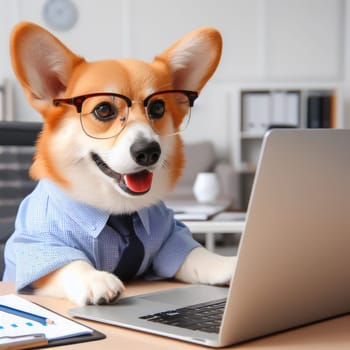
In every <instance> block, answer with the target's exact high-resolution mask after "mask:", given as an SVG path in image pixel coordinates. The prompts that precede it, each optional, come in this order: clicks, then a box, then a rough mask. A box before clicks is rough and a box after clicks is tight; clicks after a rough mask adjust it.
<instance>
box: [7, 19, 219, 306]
mask: <svg viewBox="0 0 350 350" xmlns="http://www.w3.org/2000/svg"><path fill="white" fill-rule="evenodd" d="M10 47H11V56H12V64H13V69H14V71H15V74H16V75H17V78H18V80H19V82H20V83H21V85H22V87H23V89H24V92H25V95H26V97H27V99H28V101H29V103H30V104H31V105H32V106H33V108H35V109H36V110H37V111H38V112H39V113H40V114H41V115H42V116H43V122H44V126H43V131H42V133H41V134H40V136H39V138H38V141H37V151H36V155H35V160H34V163H33V165H32V168H31V172H30V173H31V176H32V177H33V178H34V179H36V180H39V179H42V178H48V179H51V180H52V181H54V182H55V183H57V184H58V185H59V186H61V187H63V188H64V189H65V190H66V191H67V192H68V194H70V195H71V196H72V197H73V198H75V199H77V200H80V201H86V202H87V203H88V204H90V205H94V206H96V207H99V208H100V209H103V210H108V211H110V212H113V213H125V212H132V211H135V210H138V209H140V208H141V207H142V206H143V207H145V206H149V205H152V204H155V203H157V202H158V201H159V200H160V199H162V197H163V196H164V195H166V194H167V193H168V192H169V191H171V190H172V188H173V187H174V186H175V184H176V182H177V180H178V179H179V177H180V176H181V174H182V171H183V168H184V164H185V159H184V153H183V141H182V139H181V137H180V136H179V135H175V136H171V138H169V137H168V138H167V137H166V136H165V137H162V136H160V135H157V134H156V132H154V130H153V129H152V128H151V126H150V121H149V120H148V117H147V115H146V111H145V108H144V106H143V104H142V102H143V100H144V99H145V98H146V97H147V96H149V95H150V94H151V93H154V92H159V91H164V90H170V89H180V90H191V91H197V92H200V90H201V89H202V88H203V86H204V85H205V83H206V82H207V80H208V79H209V78H210V77H211V76H212V74H213V73H214V71H215V69H216V67H217V65H218V63H219V60H220V56H221V50H222V41H221V36H220V34H219V33H218V32H217V31H216V30H215V29H213V28H209V27H205V28H200V29H198V30H196V31H193V32H192V33H189V34H187V35H185V36H183V37H182V38H181V39H180V40H178V41H177V42H176V43H175V44H173V45H172V46H171V47H170V48H169V49H167V50H166V51H165V52H164V53H163V54H161V55H159V56H157V57H155V59H154V60H153V62H151V63H146V62H142V61H138V60H135V59H120V60H103V61H97V62H87V61H85V60H84V59H83V58H81V57H80V56H78V55H75V54H74V53H73V52H72V51H70V50H69V49H68V48H67V47H66V46H65V45H64V44H62V43H61V42H60V41H59V40H58V39H57V38H55V37H54V36H53V35H52V34H50V33H49V32H48V31H46V30H45V29H43V28H41V27H39V26H37V25H35V24H33V23H26V22H24V23H20V24H18V25H17V26H16V27H15V29H14V31H13V33H12V37H11V45H10ZM96 92H111V93H118V94H123V95H125V96H127V97H129V98H130V99H131V100H132V101H133V105H132V108H130V110H129V116H128V120H127V124H126V127H125V129H123V131H122V132H121V134H119V135H118V136H117V137H114V138H111V139H98V140H96V139H94V138H91V137H89V136H87V135H86V134H85V133H84V132H83V130H82V128H81V126H80V118H79V114H78V113H77V111H76V109H75V107H74V106H72V105H69V104H61V105H59V106H56V105H54V104H53V100H54V99H58V98H60V99H62V98H72V97H75V96H80V95H84V94H89V93H96ZM140 102H141V103H140ZM167 108H169V110H170V111H168V112H169V113H166V115H167V117H166V118H171V119H170V120H165V119H164V120H163V119H162V121H161V123H162V124H161V125H162V127H163V128H165V127H167V128H169V125H170V126H171V127H172V128H173V130H174V131H176V130H177V129H176V128H177V127H178V126H179V125H180V124H181V121H182V119H183V117H184V115H183V114H182V113H183V112H181V111H180V109H178V108H176V106H172V105H168V106H167ZM140 130H141V131H140ZM129 131H130V132H129ZM140 132H143V138H144V139H145V138H147V137H148V138H152V140H156V141H157V143H159V144H160V146H161V147H162V153H163V149H164V153H165V155H164V160H162V161H163V162H161V161H159V162H158V163H159V164H156V165H154V167H153V168H151V167H150V169H149V170H150V171H152V173H153V174H155V175H153V181H154V182H157V183H155V184H154V185H155V186H154V187H155V188H156V190H155V191H154V192H155V194H153V193H152V191H153V184H152V188H151V189H150V190H149V192H147V193H145V194H142V195H141V196H134V197H133V196H131V195H127V194H125V193H122V194H121V192H122V190H120V188H119V189H118V188H117V189H115V187H116V186H117V185H115V186H114V187H113V186H112V185H111V182H112V180H111V179H109V178H108V179H107V176H106V174H102V172H101V171H100V170H99V169H98V166H97V165H96V164H95V163H93V161H92V159H91V154H92V152H94V153H95V152H97V153H99V152H100V153H101V154H103V155H104V156H106V158H108V159H109V161H110V163H112V165H111V166H110V168H109V169H110V172H112V170H111V168H113V165H115V163H116V161H115V157H122V156H124V155H123V154H120V153H118V154H117V155H116V153H117V152H116V149H117V150H118V151H120V150H122V152H124V153H128V152H129V149H128V147H130V146H128V145H129V144H130V143H126V145H127V146H125V143H124V144H123V141H124V137H125V139H128V138H129V139H130V138H132V137H133V138H134V139H135V140H137V139H138V138H139V133H140ZM150 135H151V136H150ZM125 142H126V141H125ZM106 154H107V155H106ZM162 156H163V154H162ZM131 158H132V157H131V156H130V155H129V158H127V157H125V158H121V159H122V160H123V161H119V163H117V165H118V166H119V167H120V168H121V169H122V170H119V169H113V171H114V172H115V173H117V174H125V173H122V171H124V170H125V169H127V170H129V172H130V174H132V175H133V174H134V173H133V172H136V171H137V172H139V171H140V170H139V168H138V167H136V166H135V165H133V166H134V168H132V169H128V168H127V166H128V164H130V163H132V159H131ZM124 160H125V161H124ZM120 163H122V164H120ZM124 163H128V164H126V165H125V164H124ZM129 167H130V165H129ZM125 171H126V170H125ZM127 174H128V173H127ZM157 176H158V177H157ZM86 179H87V180H86ZM114 179H115V178H114ZM89 181H90V182H89ZM90 188H93V191H92V194H90V193H88V194H86V193H85V192H89V190H90ZM95 191H96V192H95ZM99 191H100V192H99ZM98 197H100V198H98ZM89 201H90V202H89ZM67 267H68V268H67ZM77 271H84V272H86V273H87V274H88V275H89V274H90V273H94V268H93V267H92V266H89V265H88V266H86V265H84V264H82V266H80V265H79V264H76V265H74V267H71V269H69V264H68V265H66V266H64V267H62V268H61V269H58V270H57V271H55V272H53V273H50V274H49V275H47V276H44V277H43V278H41V279H40V280H38V281H37V282H36V283H34V286H35V288H39V289H42V290H54V293H56V290H55V289H56V286H57V285H56V284H55V283H57V281H58V280H60V279H61V278H68V277H67V276H69V278H72V280H73V281H74V280H75V279H76V276H77V275H76V274H79V272H77ZM62 276H65V277H62ZM89 276H90V275H89ZM91 276H92V277H91V283H92V284H94V283H95V281H96V277H95V275H91ZM78 277H79V276H78ZM105 277H106V276H105V275H103V276H102V277H101V279H104V278H105ZM55 281H56V282H55ZM89 283H90V281H89ZM114 283H116V282H114ZM89 285H90V284H89ZM46 288H48V289H46ZM121 288H122V287H121V285H120V284H118V283H117V284H116V285H115V286H114V289H115V290H116V291H117V290H118V289H119V290H120V289H121ZM56 294H57V295H58V294H59V293H58V292H57V293H56ZM70 297H71V298H73V300H75V299H74V297H72V296H70Z"/></svg>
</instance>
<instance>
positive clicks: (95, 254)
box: [3, 180, 199, 291]
mask: <svg viewBox="0 0 350 350" xmlns="http://www.w3.org/2000/svg"><path fill="white" fill-rule="evenodd" d="M108 217H109V213H108V212H106V211H102V210H99V209H97V208H95V207H92V206H89V205H86V204H83V203H81V202H78V201H75V200H73V199H72V198H70V197H69V196H68V195H66V194H65V193H64V192H63V191H62V190H61V189H60V188H59V187H58V186H57V185H55V184H54V183H53V182H51V181H48V180H41V181H39V183H38V184H37V186H36V188H35V189H34V191H33V192H32V193H31V194H30V195H29V196H27V197H26V198H25V199H24V200H23V202H22V203H21V205H20V208H19V211H18V214H17V219H16V225H15V232H14V233H13V235H12V236H11V237H10V239H9V240H8V242H7V244H6V248H5V264H6V267H5V273H4V277H3V280H4V281H15V282H16V287H17V290H19V291H20V290H22V289H24V288H26V287H30V285H31V283H33V282H34V281H36V280H37V279H39V278H41V277H43V276H45V275H47V274H48V273H50V272H52V271H54V270H56V269H58V268H60V267H62V266H63V265H66V264H67V263H69V262H72V261H75V260H85V261H87V262H90V263H91V264H92V265H93V266H94V267H95V268H96V269H98V270H104V271H108V272H113V271H114V270H115V268H116V266H117V265H118V262H119V260H120V257H121V255H122V253H123V250H124V249H125V248H126V246H127V238H126V237H127V235H128V232H124V230H123V228H122V227H121V228H120V232H115V231H114V230H113V229H112V228H111V227H109V226H107V225H106V223H107V220H108ZM132 218H133V226H134V230H135V233H136V234H137V236H138V237H139V239H140V240H141V241H142V243H143V245H144V250H145V255H144V259H143V261H142V263H141V266H140V268H139V271H138V273H137V275H138V276H141V275H151V276H156V277H160V278H170V277H173V276H174V274H175V273H176V272H177V270H178V269H179V267H180V266H181V264H182V263H183V261H184V259H185V258H186V257H187V255H188V254H189V253H190V251H191V250H192V249H194V248H196V247H198V246H199V243H198V242H196V241H195V240H194V239H193V238H192V235H191V233H190V231H189V229H188V228H187V227H186V226H185V225H184V224H183V223H181V222H179V221H177V220H174V217H173V212H172V211H171V210H170V209H168V208H167V207H166V206H165V205H164V204H163V203H162V202H160V203H159V204H157V205H154V206H151V207H148V208H145V209H142V210H140V211H138V212H135V213H134V214H133V217H132ZM125 231H126V230H125Z"/></svg>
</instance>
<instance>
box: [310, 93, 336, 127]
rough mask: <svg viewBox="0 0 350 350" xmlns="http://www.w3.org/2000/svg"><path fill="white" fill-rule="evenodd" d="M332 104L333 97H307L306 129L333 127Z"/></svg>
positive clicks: (333, 110) (333, 101)
mask: <svg viewBox="0 0 350 350" xmlns="http://www.w3.org/2000/svg"><path fill="white" fill-rule="evenodd" d="M334 103H335V98H334V96H333V95H315V96H309V97H308V100H307V127H308V128H332V127H335V114H334V112H335V109H334Z"/></svg>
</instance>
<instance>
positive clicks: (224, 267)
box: [175, 248, 236, 285]
mask: <svg viewBox="0 0 350 350" xmlns="http://www.w3.org/2000/svg"><path fill="white" fill-rule="evenodd" d="M235 262H236V257H226V256H220V255H217V254H214V253H212V252H209V251H208V250H206V249H204V248H197V249H194V250H193V251H192V252H191V253H190V254H189V255H188V257H187V258H186V259H185V261H184V263H183V264H182V266H181V267H180V269H179V270H178V271H177V273H176V275H175V277H176V278H177V279H179V280H181V281H184V282H188V283H203V284H216V285H228V284H230V281H231V278H232V276H233V273H234V270H235Z"/></svg>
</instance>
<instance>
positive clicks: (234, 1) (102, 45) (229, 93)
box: [0, 0, 350, 208]
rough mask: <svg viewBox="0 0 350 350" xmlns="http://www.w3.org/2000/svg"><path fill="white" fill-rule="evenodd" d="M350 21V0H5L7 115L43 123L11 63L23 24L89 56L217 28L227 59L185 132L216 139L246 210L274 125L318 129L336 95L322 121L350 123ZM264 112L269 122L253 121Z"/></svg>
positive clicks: (0, 26)
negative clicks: (15, 35) (315, 115)
mask: <svg viewBox="0 0 350 350" xmlns="http://www.w3.org/2000/svg"><path fill="white" fill-rule="evenodd" d="M349 19H350V3H349V1H348V0H176V1H170V0H147V1H144V0H0V85H1V90H0V91H1V92H2V99H1V103H2V106H1V109H0V110H1V111H2V114H1V118H2V119H6V120H17V121H40V120H41V119H40V116H39V115H37V113H36V112H35V111H34V110H32V109H31V108H30V106H29V105H28V103H27V101H26V100H25V98H24V94H23V93H22V90H21V89H20V87H19V85H18V84H17V82H16V80H15V77H14V74H13V72H12V68H11V63H10V57H9V48H8V45H9V36H10V33H11V30H12V28H13V26H14V25H15V24H16V23H17V22H19V21H33V22H35V23H38V24H40V25H42V26H44V27H46V28H47V29H49V30H50V31H51V32H52V33H53V34H55V35H56V36H57V37H59V38H60V39H61V40H62V41H63V42H64V43H65V44H66V45H67V46H68V47H69V48H70V49H71V50H72V51H74V52H75V53H77V54H79V55H81V56H84V57H85V58H86V59H87V60H99V59H104V58H120V57H134V58H138V59H141V60H146V61H150V60H152V58H153V57H154V56H155V55H156V54H159V53H161V52H162V51H164V50H165V49H166V48H167V47H168V46H170V45H171V44H172V43H173V42H174V41H175V40H177V39H178V38H179V37H180V36H182V35H183V34H185V33H186V32H188V31H191V30H193V29H196V28H198V27H200V26H205V25H210V26H214V27H216V28H218V29H219V30H220V31H221V33H222V36H223V41H224V49H223V55H222V60H221V63H220V66H219V68H218V70H217V72H216V73H215V75H214V77H213V78H212V79H211V81H210V82H209V83H208V85H207V86H206V87H205V88H204V90H203V92H202V94H201V96H200V98H199V99H198V103H196V106H195V108H194V110H193V113H192V120H191V124H190V127H189V128H188V130H187V131H186V133H185V134H184V138H185V141H186V143H196V142H201V141H210V142H211V143H212V144H213V145H214V148H215V154H216V157H217V159H218V160H220V161H224V162H227V163H229V164H230V165H231V166H232V167H234V169H235V171H236V173H237V175H238V176H237V181H238V183H240V186H239V188H240V190H239V191H241V192H240V194H239V198H238V201H239V203H240V204H238V205H236V207H242V208H244V207H245V206H246V203H247V198H248V197H249V190H250V186H251V182H252V178H253V176H254V172H255V168H256V163H257V159H258V154H259V150H260V146H261V140H262V137H263V134H264V132H265V131H266V129H267V128H268V127H269V126H271V125H270V124H276V123H277V124H279V125H280V124H282V126H284V125H285V124H286V125H287V124H288V126H289V124H291V123H292V124H293V125H292V126H296V127H310V126H311V125H309V124H310V123H309V122H310V118H311V117H312V112H314V110H315V109H312V108H313V107H310V104H311V103H312V102H311V98H314V99H315V97H316V98H317V99H318V102H317V101H316V103H320V102H319V101H321V100H322V101H326V100H325V98H329V101H328V102H329V106H328V107H327V106H326V107H320V108H321V110H320V108H319V107H317V108H318V111H319V113H320V114H322V113H323V114H324V113H325V110H326V112H327V113H328V114H327V116H326V118H329V119H330V120H331V123H330V124H325V125H321V127H340V128H344V127H346V128H348V127H350V117H349V112H348V110H349V108H350V73H349V67H350V29H349V28H350V26H349V23H350V21H349ZM322 103H323V102H322ZM317 106H318V105H317ZM322 106H323V105H322ZM276 111H277V112H278V111H282V112H281V114H282V115H280V116H278V117H277V119H276V118H275V117H272V115H273V114H276V113H277V112H276ZM290 114H292V117H291V118H292V122H291V121H290V120H289V119H288V120H287V117H285V116H286V115H289V117H290ZM262 115H264V116H265V117H266V115H267V118H268V120H267V121H266V120H263V121H261V125H260V124H259V125H258V126H257V125H253V124H254V123H255V122H256V121H258V120H259V118H261V116H262ZM271 118H272V119H271ZM322 118H325V117H322ZM318 126H320V125H318ZM316 127H317V126H316ZM238 183H237V186H238ZM237 188H238V187H237Z"/></svg>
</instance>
